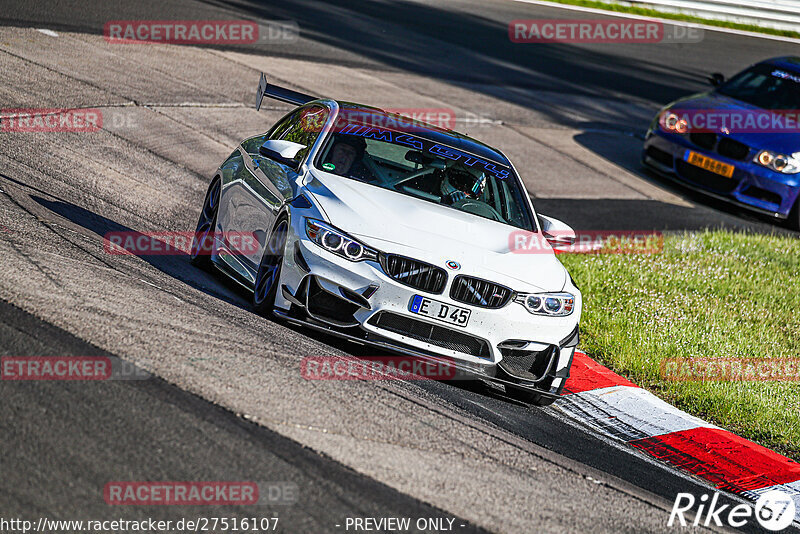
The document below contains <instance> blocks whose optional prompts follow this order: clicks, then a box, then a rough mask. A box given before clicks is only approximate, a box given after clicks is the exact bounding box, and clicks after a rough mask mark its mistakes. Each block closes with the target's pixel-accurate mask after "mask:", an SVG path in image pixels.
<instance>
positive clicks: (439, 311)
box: [408, 295, 472, 326]
mask: <svg viewBox="0 0 800 534" xmlns="http://www.w3.org/2000/svg"><path fill="white" fill-rule="evenodd" d="M408 309H409V310H410V311H411V312H412V313H416V314H419V315H424V316H425V317H430V318H431V319H436V320H437V321H442V322H445V323H450V324H454V325H456V326H467V323H468V322H469V314H470V313H472V312H470V310H468V309H466V308H459V307H458V306H453V305H452V304H445V303H444V302H439V301H438V300H433V299H429V298H428V297H423V296H421V295H414V297H413V298H412V299H411V305H410V306H409V307H408Z"/></svg>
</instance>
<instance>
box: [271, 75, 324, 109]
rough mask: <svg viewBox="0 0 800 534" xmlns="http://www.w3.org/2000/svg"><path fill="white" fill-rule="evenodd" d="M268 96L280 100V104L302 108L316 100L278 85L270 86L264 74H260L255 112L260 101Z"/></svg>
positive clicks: (314, 97) (313, 97)
mask: <svg viewBox="0 0 800 534" xmlns="http://www.w3.org/2000/svg"><path fill="white" fill-rule="evenodd" d="M265 96H268V97H269V98H272V99H275V100H280V101H281V102H286V103H288V104H294V105H295V106H302V105H303V104H308V103H309V102H311V101H312V100H316V99H317V98H318V97H316V96H309V95H306V94H303V93H299V92H297V91H293V90H291V89H287V88H285V87H280V86H278V85H271V84H268V83H267V77H266V76H264V73H263V72H262V73H261V79H260V80H258V92H257V93H256V111H258V110H259V109H261V101H262V100H264V97H265Z"/></svg>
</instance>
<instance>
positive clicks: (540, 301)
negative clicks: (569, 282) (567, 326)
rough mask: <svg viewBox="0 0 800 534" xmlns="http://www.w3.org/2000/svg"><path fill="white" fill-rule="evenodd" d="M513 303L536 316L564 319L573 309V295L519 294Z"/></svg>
mask: <svg viewBox="0 0 800 534" xmlns="http://www.w3.org/2000/svg"><path fill="white" fill-rule="evenodd" d="M514 302H517V303H519V304H522V305H523V306H525V309H527V310H528V311H529V312H531V313H533V314H536V315H550V316H554V317H565V316H567V315H570V314H571V313H572V311H573V310H574V309H575V295H573V294H572V293H519V294H517V296H516V297H515V298H514Z"/></svg>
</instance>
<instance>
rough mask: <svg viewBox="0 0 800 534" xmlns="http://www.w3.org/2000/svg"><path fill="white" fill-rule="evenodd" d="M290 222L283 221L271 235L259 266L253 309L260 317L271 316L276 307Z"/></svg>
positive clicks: (254, 289) (278, 223)
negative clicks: (276, 296)
mask: <svg viewBox="0 0 800 534" xmlns="http://www.w3.org/2000/svg"><path fill="white" fill-rule="evenodd" d="M288 230H289V221H287V220H286V219H281V220H280V221H278V222H277V224H275V227H274V228H273V229H272V233H270V236H269V241H267V243H266V245H265V246H264V254H262V255H261V261H260V262H259V264H258V273H257V274H256V283H255V286H254V287H253V308H254V309H255V311H256V313H258V314H259V315H264V316H269V315H271V314H272V310H273V308H274V307H275V295H276V294H277V292H278V284H279V282H280V279H281V265H283V254H284V249H285V248H286V234H287V232H288Z"/></svg>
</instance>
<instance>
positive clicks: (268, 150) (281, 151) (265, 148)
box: [258, 139, 306, 169]
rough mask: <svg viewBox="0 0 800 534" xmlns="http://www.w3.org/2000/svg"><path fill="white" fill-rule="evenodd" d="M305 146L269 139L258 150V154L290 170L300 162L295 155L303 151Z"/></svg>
mask: <svg viewBox="0 0 800 534" xmlns="http://www.w3.org/2000/svg"><path fill="white" fill-rule="evenodd" d="M305 147H306V145H301V144H300V143H294V142H292V141H283V140H282V139H269V140H267V141H265V142H264V144H263V145H261V147H260V148H259V149H258V152H259V154H261V155H262V156H264V157H265V158H269V159H271V160H273V161H277V162H278V163H281V164H283V165H286V166H287V167H291V168H292V169H294V168H296V167H297V166H298V165H299V164H300V162H299V161H297V159H296V158H297V153H298V152H300V151H301V150H303V149H304V148H305Z"/></svg>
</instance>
